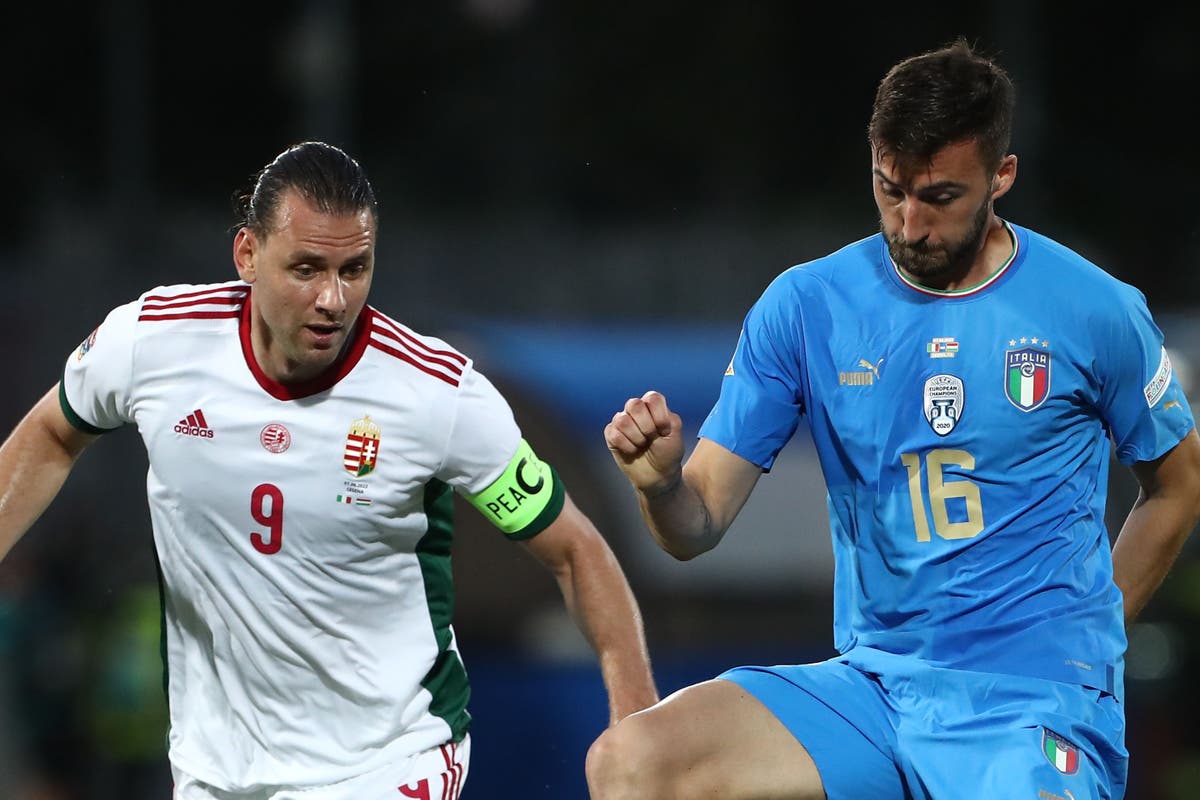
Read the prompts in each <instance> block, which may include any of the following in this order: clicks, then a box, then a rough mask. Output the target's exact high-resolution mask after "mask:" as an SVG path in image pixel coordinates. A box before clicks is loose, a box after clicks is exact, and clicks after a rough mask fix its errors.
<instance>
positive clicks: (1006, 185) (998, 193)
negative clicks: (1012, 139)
mask: <svg viewBox="0 0 1200 800" xmlns="http://www.w3.org/2000/svg"><path fill="white" fill-rule="evenodd" d="M1016 179H1017V157H1016V156H1015V155H1013V154H1012V153H1009V154H1008V155H1006V156H1005V157H1004V158H1003V159H1002V160H1001V161H1000V168H999V169H997V170H996V174H995V175H993V176H992V200H998V199H1000V198H1001V197H1003V196H1004V195H1006V194H1008V190H1009V189H1011V188H1012V185H1013V181H1015V180H1016Z"/></svg>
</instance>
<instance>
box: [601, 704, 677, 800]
mask: <svg viewBox="0 0 1200 800" xmlns="http://www.w3.org/2000/svg"><path fill="white" fill-rule="evenodd" d="M642 727H643V726H641V725H638V724H637V723H636V721H635V720H634V719H633V718H629V719H625V720H623V721H622V722H620V723H619V724H618V725H617V726H616V727H613V728H609V729H608V730H606V731H605V732H604V733H602V734H601V735H600V738H598V739H597V740H596V741H595V742H594V743H592V746H591V747H590V748H589V749H588V753H587V759H586V762H585V764H584V769H585V772H586V773H587V783H588V789H589V790H590V791H591V796H592V800H640V798H651V797H659V796H660V795H658V794H656V790H655V786H656V778H655V775H656V772H655V770H654V769H653V768H652V766H653V765H652V763H651V762H652V759H653V756H652V751H653V748H652V747H651V746H650V742H648V741H645V740H644V732H643V731H642V730H641V728H642Z"/></svg>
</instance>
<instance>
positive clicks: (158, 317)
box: [138, 309, 241, 322]
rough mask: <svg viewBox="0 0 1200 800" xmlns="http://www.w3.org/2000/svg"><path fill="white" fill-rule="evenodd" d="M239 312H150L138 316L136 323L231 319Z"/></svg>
mask: <svg viewBox="0 0 1200 800" xmlns="http://www.w3.org/2000/svg"><path fill="white" fill-rule="evenodd" d="M240 313H241V312H240V311H238V310H236V309H234V310H232V311H188V312H185V313H182V314H160V313H159V312H157V311H151V312H150V313H149V314H139V315H138V322H162V321H164V320H168V319H233V318H234V317H236V316H237V315H238V314H240Z"/></svg>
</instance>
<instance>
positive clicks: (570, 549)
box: [529, 497, 658, 724]
mask: <svg viewBox="0 0 1200 800" xmlns="http://www.w3.org/2000/svg"><path fill="white" fill-rule="evenodd" d="M529 547H530V549H531V550H532V551H533V553H534V555H535V556H537V557H538V559H539V560H541V561H542V562H543V563H544V564H546V566H547V567H549V568H550V569H551V571H553V573H554V575H555V579H556V580H557V581H558V586H559V589H560V590H561V591H562V595H563V600H564V602H565V604H566V607H567V610H568V611H569V612H570V614H571V617H572V618H573V619H574V620H575V622H576V624H577V625H578V626H579V628H580V630H581V631H582V632H583V635H584V637H585V638H586V639H587V640H588V643H589V644H591V646H592V648H593V649H594V650H595V651H596V656H597V659H598V662H599V665H600V672H601V676H602V677H603V679H604V685H605V687H606V689H607V690H608V700H609V720H610V723H611V724H616V723H617V722H618V721H619V720H621V719H624V718H625V717H627V716H629V715H630V714H632V713H634V712H636V711H641V710H642V709H644V708H648V707H649V706H651V705H653V704H654V703H656V702H657V701H658V691H657V689H656V688H655V685H654V677H653V674H652V673H651V669H650V656H649V653H648V651H647V649H646V638H645V633H644V630H643V627H642V616H641V612H640V611H639V609H638V605H637V601H636V600H635V599H634V596H633V591H632V590H631V589H630V587H629V583H628V581H627V580H626V579H625V575H624V573H623V572H622V570H621V566H620V564H619V563H618V562H617V559H616V556H614V555H613V552H612V550H611V549H610V548H609V546H608V544H607V543H606V542H605V541H604V539H603V537H601V535H600V533H599V532H598V531H597V530H596V529H595V526H593V525H592V524H591V522H590V521H589V520H588V519H587V517H586V516H584V514H583V513H582V512H581V511H580V510H579V509H578V508H577V507H576V506H575V505H574V503H573V502H572V501H571V499H570V498H569V497H568V498H567V500H566V503H565V504H564V507H563V512H562V514H561V515H560V516H559V518H558V519H557V520H556V521H555V522H554V523H553V524H552V525H551V526H550V527H549V528H547V529H546V530H545V531H543V532H542V533H541V534H539V535H538V536H536V537H534V538H533V539H532V540H531V541H530V542H529Z"/></svg>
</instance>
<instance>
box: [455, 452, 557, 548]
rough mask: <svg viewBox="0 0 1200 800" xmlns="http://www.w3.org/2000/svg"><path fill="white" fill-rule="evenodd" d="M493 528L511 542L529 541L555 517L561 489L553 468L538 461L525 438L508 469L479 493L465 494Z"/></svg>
mask: <svg viewBox="0 0 1200 800" xmlns="http://www.w3.org/2000/svg"><path fill="white" fill-rule="evenodd" d="M467 501H468V502H470V503H471V505H473V506H475V508H477V509H479V511H480V513H482V514H483V515H484V516H485V517H487V518H488V519H489V520H490V521H491V523H492V524H493V525H495V526H496V527H497V528H499V529H500V530H502V531H504V532H505V533H506V534H507V535H508V538H510V539H517V540H521V539H529V538H531V537H533V536H535V535H537V534H539V533H541V532H542V531H543V530H545V528H546V526H548V525H549V524H550V523H551V522H554V520H555V519H557V518H558V515H559V513H560V512H561V511H562V506H563V486H562V481H560V480H559V479H558V475H557V473H555V471H554V469H553V468H552V467H551V466H550V465H549V464H547V463H546V462H544V461H539V460H538V457H537V456H536V455H535V454H534V452H533V448H532V447H530V446H529V443H528V442H526V441H525V440H524V439H522V440H521V443H520V444H519V445H517V452H516V453H515V454H514V455H513V457H512V460H511V461H509V462H508V468H507V469H505V470H504V472H503V473H501V475H500V477H499V478H497V479H496V480H495V481H493V482H492V485H491V486H489V487H487V488H486V489H484V490H483V491H482V492H480V493H479V494H474V495H467Z"/></svg>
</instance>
